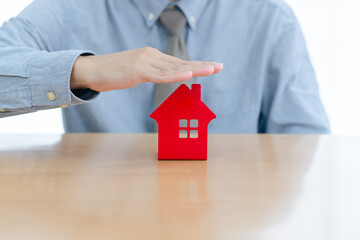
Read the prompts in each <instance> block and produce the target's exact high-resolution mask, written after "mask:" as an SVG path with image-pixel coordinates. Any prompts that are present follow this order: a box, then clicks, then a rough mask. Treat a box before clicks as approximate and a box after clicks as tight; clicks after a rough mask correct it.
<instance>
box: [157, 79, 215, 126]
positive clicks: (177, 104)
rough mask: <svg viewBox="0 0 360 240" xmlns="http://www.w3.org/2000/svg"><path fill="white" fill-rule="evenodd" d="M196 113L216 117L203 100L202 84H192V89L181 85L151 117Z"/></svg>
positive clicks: (210, 117) (197, 115)
mask: <svg viewBox="0 0 360 240" xmlns="http://www.w3.org/2000/svg"><path fill="white" fill-rule="evenodd" d="M179 113H180V114H181V115H184V114H185V115H186V114H188V115H189V114H191V115H192V116H193V115H196V117H198V118H200V117H202V118H205V119H209V120H211V119H214V118H216V115H215V114H214V113H213V112H212V111H211V110H210V109H209V108H208V107H207V106H206V105H205V103H204V102H203V101H201V85H200V84H192V86H191V89H190V88H189V87H188V86H187V85H186V84H182V85H180V86H179V87H178V88H177V89H176V90H175V91H174V92H173V93H172V94H171V95H170V96H169V97H168V98H167V99H166V100H165V101H164V102H163V103H162V104H160V106H159V107H158V108H157V109H156V110H155V111H154V112H153V113H152V114H151V115H150V117H151V118H154V119H160V118H162V117H163V116H166V117H168V116H171V115H178V114H179Z"/></svg>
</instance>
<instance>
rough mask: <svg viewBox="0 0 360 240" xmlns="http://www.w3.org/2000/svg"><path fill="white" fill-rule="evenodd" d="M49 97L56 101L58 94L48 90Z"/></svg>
mask: <svg viewBox="0 0 360 240" xmlns="http://www.w3.org/2000/svg"><path fill="white" fill-rule="evenodd" d="M47 97H48V99H49V100H50V101H54V100H55V99H56V95H55V93H53V92H48V94H47Z"/></svg>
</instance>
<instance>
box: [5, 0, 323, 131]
mask: <svg viewBox="0 0 360 240" xmlns="http://www.w3.org/2000/svg"><path fill="white" fill-rule="evenodd" d="M170 10H172V11H177V12H178V13H179V12H180V13H181V15H183V16H184V19H186V22H187V24H186V26H185V28H184V29H180V30H181V34H179V35H181V39H184V42H186V48H187V49H185V47H182V51H185V50H186V51H188V54H189V58H190V59H193V60H199V61H206V62H189V61H185V60H180V59H178V58H175V57H172V56H169V55H165V54H163V53H161V52H166V50H167V46H168V45H169V42H170V40H171V37H173V35H172V34H173V33H171V31H172V29H170V28H168V27H167V26H166V24H167V22H168V21H165V20H163V21H161V19H162V17H163V16H164V12H166V11H170ZM170 20H171V19H170ZM170 20H169V21H170ZM175 22H176V21H175ZM169 35H170V37H169ZM178 37H179V36H178ZM179 39H180V38H179ZM180 45H181V44H180ZM144 47H145V48H144ZM149 47H150V48H149ZM178 48H179V47H178ZM180 48H181V47H180ZM79 49H85V50H79ZM129 49H132V50H129ZM156 49H158V50H160V51H158V50H156ZM127 50H129V51H127ZM93 54H96V55H95V56H94V55H93ZM90 55H93V56H90ZM0 56H1V58H0V110H2V112H0V116H1V117H5V116H11V115H15V114H21V113H25V112H32V111H36V110H42V109H49V108H55V107H59V106H60V107H63V108H66V109H64V110H63V116H64V124H65V129H66V131H69V132H152V131H153V129H154V122H153V120H152V119H150V118H149V114H150V113H151V112H152V111H153V110H154V107H155V106H156V103H155V102H156V94H157V89H159V88H160V86H167V85H163V84H168V83H171V82H182V81H186V80H189V79H190V78H192V77H197V76H208V77H207V78H203V79H200V78H197V79H196V82H199V83H201V84H202V96H203V100H204V102H205V103H206V104H207V105H208V106H209V107H210V108H211V109H212V110H213V111H214V112H215V113H216V114H217V116H218V118H217V119H216V121H213V122H212V123H210V125H209V130H210V132H222V133H224V132H227V133H230V132H231V133H328V132H329V127H328V121H327V117H326V113H325V111H324V109H323V106H322V104H321V101H320V98H319V94H318V87H317V83H316V80H315V76H314V71H313V68H312V66H311V62H310V59H309V56H308V53H307V50H306V46H305V41H304V38H303V35H302V33H301V30H300V27H299V25H298V22H297V20H296V18H295V17H294V15H293V13H292V11H291V10H290V9H289V8H288V7H287V6H286V5H285V3H283V2H282V1H281V0H256V1H255V0H239V1H228V0H195V1H194V0H180V1H178V2H172V1H169V0H121V1H119V0H103V1H99V0H83V1H76V0H35V1H34V2H33V3H32V4H30V6H28V7H27V8H26V9H25V10H24V11H23V12H22V13H20V15H19V16H18V17H16V18H14V19H11V20H10V21H9V22H7V23H5V24H4V26H3V27H2V28H1V29H0ZM209 60H210V61H214V60H216V61H217V62H221V63H224V64H225V65H226V68H225V69H224V71H222V73H221V74H220V75H212V74H213V73H218V72H220V71H221V70H222V67H223V65H222V64H220V63H215V62H208V61H209ZM192 81H193V80H192ZM110 90H114V91H110ZM104 91H106V92H104ZM98 92H104V93H101V94H98ZM80 103H85V104H80ZM70 105H74V106H71V107H69V108H67V107H68V106H70Z"/></svg>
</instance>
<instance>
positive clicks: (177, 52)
mask: <svg viewBox="0 0 360 240" xmlns="http://www.w3.org/2000/svg"><path fill="white" fill-rule="evenodd" d="M160 22H161V23H162V24H163V26H164V27H165V28H166V30H167V31H168V32H169V35H170V36H169V40H168V43H167V45H166V50H165V53H166V54H168V55H172V56H174V57H178V58H181V59H183V60H189V54H188V51H187V49H186V45H185V41H184V38H183V37H182V32H183V30H184V27H185V26H186V23H187V22H186V18H185V16H184V14H183V13H182V12H181V11H180V10H178V9H173V10H165V11H164V12H163V13H162V14H161V16H160ZM183 83H185V82H180V83H163V84H156V90H155V108H157V107H158V106H159V105H160V104H161V103H162V102H163V101H164V100H165V99H166V98H167V97H168V96H170V94H171V93H172V92H174V91H175V90H176V89H177V88H178V87H179V86H180V85H181V84H183ZM192 83H194V78H192V79H190V80H189V81H186V84H187V85H188V86H191V84H192ZM156 130H157V129H156V128H155V131H156Z"/></svg>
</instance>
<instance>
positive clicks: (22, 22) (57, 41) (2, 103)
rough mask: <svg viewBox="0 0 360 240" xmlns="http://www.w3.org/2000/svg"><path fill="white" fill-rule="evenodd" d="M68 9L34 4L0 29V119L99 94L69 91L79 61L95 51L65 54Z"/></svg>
mask: <svg viewBox="0 0 360 240" xmlns="http://www.w3.org/2000/svg"><path fill="white" fill-rule="evenodd" d="M64 2H65V1H64ZM51 3H52V4H51ZM64 5H65V4H64ZM50 7H51V8H50ZM65 11H66V10H64V9H63V6H62V5H61V4H60V2H58V1H51V2H49V1H48V0H35V1H34V2H33V3H32V4H30V5H29V6H28V7H27V8H26V9H25V10H24V11H23V12H22V13H20V15H19V16H17V17H15V18H12V19H10V20H9V21H8V22H6V23H5V24H4V25H3V26H2V27H1V28H0V56H1V57H0V117H6V116H12V115H17V114H22V113H28V112H33V111H37V110H43V109H51V108H56V107H66V106H68V105H75V104H80V103H86V102H87V101H89V100H91V99H93V98H95V97H96V96H97V95H98V92H95V91H92V90H90V89H84V90H81V91H74V92H72V91H71V90H70V78H71V72H72V68H73V65H74V62H75V60H76V59H77V58H78V57H79V56H80V55H89V54H94V53H92V52H91V51H89V50H66V39H65V36H63V35H64V34H63V31H62V30H63V28H64V27H66V25H65V23H66V17H65V14H64V12H65ZM40 13H41V14H40Z"/></svg>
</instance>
